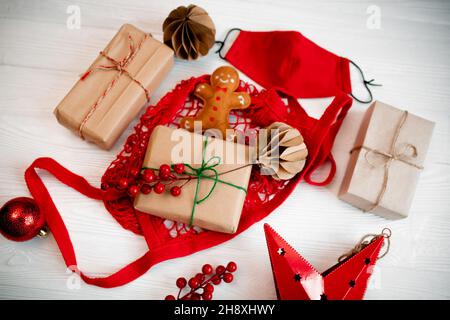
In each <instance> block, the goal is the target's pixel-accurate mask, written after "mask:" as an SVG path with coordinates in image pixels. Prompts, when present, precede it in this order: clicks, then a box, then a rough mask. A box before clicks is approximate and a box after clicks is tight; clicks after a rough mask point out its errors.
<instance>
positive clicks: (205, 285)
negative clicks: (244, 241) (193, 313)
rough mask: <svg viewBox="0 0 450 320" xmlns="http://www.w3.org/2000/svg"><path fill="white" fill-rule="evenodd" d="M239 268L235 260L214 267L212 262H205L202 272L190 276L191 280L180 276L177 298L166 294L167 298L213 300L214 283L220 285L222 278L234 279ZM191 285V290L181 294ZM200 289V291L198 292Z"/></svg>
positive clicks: (228, 280)
mask: <svg viewBox="0 0 450 320" xmlns="http://www.w3.org/2000/svg"><path fill="white" fill-rule="evenodd" d="M236 270H237V265H236V263H235V262H233V261H230V262H228V264H227V266H226V267H224V266H222V265H219V266H217V268H216V269H215V272H214V269H213V267H212V266H211V265H210V264H205V265H204V266H203V267H202V272H200V273H197V274H196V275H195V277H193V278H190V279H189V281H188V280H186V278H183V277H181V278H178V279H177V281H176V285H177V287H178V288H179V291H178V295H177V297H176V298H175V296H173V295H168V296H166V298H165V300H211V299H212V297H213V292H214V285H218V284H220V283H221V282H222V280H223V281H224V282H226V283H230V282H232V281H233V279H234V277H233V272H235V271H236ZM187 286H188V287H189V291H188V292H187V293H186V294H184V295H183V296H181V292H182V291H183V289H184V288H186V287H187ZM199 290H200V292H198V291H199Z"/></svg>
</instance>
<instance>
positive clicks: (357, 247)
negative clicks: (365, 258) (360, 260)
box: [338, 228, 392, 262]
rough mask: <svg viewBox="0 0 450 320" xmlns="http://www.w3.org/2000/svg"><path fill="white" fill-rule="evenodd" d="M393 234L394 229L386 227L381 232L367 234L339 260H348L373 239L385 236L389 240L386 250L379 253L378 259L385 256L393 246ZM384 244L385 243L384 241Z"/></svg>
mask: <svg viewBox="0 0 450 320" xmlns="http://www.w3.org/2000/svg"><path fill="white" fill-rule="evenodd" d="M391 235H392V231H391V229H389V228H384V229H383V230H381V233H380V234H366V235H365V236H363V237H362V238H361V240H360V241H359V242H358V243H357V244H356V245H355V246H354V247H353V248H352V249H350V250H349V251H348V252H346V253H344V254H343V255H342V256H340V257H339V259H338V262H342V261H344V260H347V259H349V258H351V257H353V256H354V255H355V254H357V253H358V252H360V251H361V250H363V249H364V248H365V247H367V246H368V245H369V244H371V243H372V242H373V241H375V240H376V239H378V238H379V237H384V238H385V239H386V240H387V241H386V242H387V246H386V250H385V251H384V252H383V254H381V255H379V256H378V258H377V259H381V258H383V257H384V256H385V255H387V253H388V252H389V248H390V246H391V240H390V238H391ZM383 246H384V243H383Z"/></svg>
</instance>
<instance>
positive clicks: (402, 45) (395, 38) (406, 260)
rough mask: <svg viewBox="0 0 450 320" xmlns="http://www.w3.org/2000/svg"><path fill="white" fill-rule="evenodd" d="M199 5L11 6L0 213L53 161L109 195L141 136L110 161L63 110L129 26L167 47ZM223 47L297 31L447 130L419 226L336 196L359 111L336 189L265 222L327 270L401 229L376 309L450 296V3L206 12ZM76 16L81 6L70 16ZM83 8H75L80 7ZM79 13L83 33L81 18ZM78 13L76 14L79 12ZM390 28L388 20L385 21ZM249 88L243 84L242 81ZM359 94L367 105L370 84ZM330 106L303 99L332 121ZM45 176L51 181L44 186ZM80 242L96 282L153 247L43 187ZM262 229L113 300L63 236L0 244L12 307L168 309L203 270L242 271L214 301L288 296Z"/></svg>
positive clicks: (437, 139) (345, 131) (113, 1)
mask: <svg viewBox="0 0 450 320" xmlns="http://www.w3.org/2000/svg"><path fill="white" fill-rule="evenodd" d="M189 2H190V1H187V2H186V1H171V0H166V1H148V0H141V1H139V0H128V1H122V0H109V1H106V0H105V1H75V0H73V1H52V0H41V1H28V0H27V1H25V0H16V1H14V0H1V1H0V59H1V60H0V153H1V157H0V180H1V183H0V203H4V202H6V201H7V200H8V199H10V198H12V197H15V196H22V195H25V196H27V195H28V192H27V189H26V186H25V183H24V179H23V173H24V170H25V168H26V167H27V166H28V165H29V164H30V163H31V162H32V161H33V159H35V158H37V157H39V156H51V157H54V158H55V159H56V160H58V161H60V162H61V163H62V164H64V165H65V166H67V167H68V168H69V169H71V170H73V171H74V172H76V173H79V174H81V175H83V176H85V177H86V178H87V179H88V180H89V181H90V182H91V183H93V184H94V185H98V182H99V180H100V177H101V176H102V174H103V172H104V171H105V169H106V167H107V166H108V164H109V163H110V162H111V161H112V160H113V159H114V157H115V155H116V153H117V152H118V151H119V149H120V148H121V146H122V144H123V142H124V139H125V137H126V136H128V134H129V133H130V131H131V127H132V126H131V125H130V127H129V129H128V130H127V132H126V133H125V134H124V135H123V136H122V138H121V139H120V141H119V142H118V143H117V144H116V146H115V148H114V149H112V150H111V151H109V152H107V151H102V150H99V149H98V148H97V147H95V146H94V145H92V144H88V143H86V142H84V141H82V140H80V139H79V138H77V137H76V136H75V135H73V134H72V133H70V132H69V131H68V130H66V129H65V128H63V127H61V126H60V125H59V124H58V123H57V122H56V120H55V118H54V117H53V115H52V111H53V108H54V107H55V106H56V104H57V103H58V102H59V101H60V100H61V99H62V98H63V97H64V95H65V94H66V92H67V91H68V90H69V89H70V88H71V86H72V85H73V83H74V82H75V80H76V79H77V77H78V75H79V74H80V73H81V72H83V71H84V70H85V68H86V67H87V66H88V65H89V64H90V63H91V61H92V60H93V59H94V58H95V57H96V55H97V53H98V51H99V50H100V49H101V48H103V47H104V45H105V44H106V43H107V42H108V41H109V39H110V38H111V37H112V36H113V35H114V34H115V32H116V31H117V29H118V28H119V27H120V26H121V25H122V24H123V23H132V24H135V25H136V26H138V27H140V28H142V29H144V30H146V31H148V32H151V33H152V34H153V35H154V36H155V37H156V38H158V39H161V38H162V31H161V25H162V22H163V21H164V19H165V17H166V16H167V14H168V13H169V12H170V11H171V10H172V9H173V8H175V7H177V6H178V5H180V4H181V3H185V4H188V3H189ZM196 3H197V4H198V5H200V6H202V7H204V8H205V9H206V10H207V11H208V12H209V13H210V15H211V17H212V18H213V20H214V21H215V23H216V28H217V38H218V39H221V38H222V37H223V36H224V35H225V33H226V31H227V30H228V29H229V28H231V27H241V28H243V29H249V30H275V29H284V30H286V29H294V30H299V31H301V32H303V33H304V34H305V35H306V36H308V37H310V38H311V39H312V40H314V41H316V42H317V43H318V44H320V45H322V46H324V47H325V48H327V49H329V50H331V51H333V52H335V53H336V54H339V55H342V56H346V57H349V58H351V59H353V60H354V61H356V62H357V63H359V64H360V66H361V67H362V68H363V69H364V70H365V72H366V74H367V76H368V77H369V78H372V77H373V78H376V80H377V81H378V82H380V83H382V84H383V87H379V88H376V89H375V90H374V94H375V97H376V98H377V99H379V100H381V101H384V102H387V103H389V104H392V105H394V106H397V107H400V108H405V109H408V110H410V111H411V112H413V113H416V114H418V115H420V116H423V117H425V118H428V119H430V120H433V121H436V129H435V133H434V136H433V140H432V144H431V148H430V152H429V155H428V158H427V161H426V164H425V170H424V171H423V173H422V176H421V179H420V183H419V186H418V190H417V193H416V196H415V199H414V204H413V208H412V210H411V213H410V217H409V218H407V219H404V220H399V221H387V220H384V219H382V218H379V217H376V216H374V215H371V214H364V213H362V212H360V211H358V210H357V209H355V208H353V207H351V206H349V205H348V204H346V203H344V202H341V201H339V200H338V199H337V197H336V192H337V190H338V187H339V185H340V182H341V180H342V175H343V172H344V170H345V166H346V160H347V154H348V150H349V149H350V147H351V145H352V143H353V139H354V137H355V133H356V130H357V128H358V126H359V121H360V118H361V115H362V112H363V111H364V110H365V109H366V108H367V105H362V104H359V103H356V102H355V103H354V105H353V107H352V110H351V112H350V114H349V116H348V117H347V119H346V120H345V122H344V124H343V127H342V129H341V131H340V134H339V137H338V139H337V141H336V144H335V148H334V153H335V155H336V157H337V159H338V172H337V176H336V178H335V181H334V182H333V183H332V185H331V186H330V187H328V188H317V187H312V186H309V185H307V184H305V183H301V184H300V185H299V186H298V187H297V189H296V190H295V192H294V193H293V195H292V196H291V197H290V198H289V199H288V200H287V201H286V202H285V203H284V204H283V205H282V206H281V207H280V208H279V209H277V210H276V212H274V213H273V214H272V215H271V216H269V217H268V218H266V219H265V220H264V221H263V222H268V223H270V224H271V225H272V226H273V227H274V228H275V229H276V230H278V231H279V232H280V233H281V234H282V235H283V236H284V237H285V238H286V240H288V241H289V242H290V243H291V244H292V245H293V246H294V247H296V248H297V249H298V250H299V251H300V252H301V253H302V254H303V255H304V256H305V257H306V258H307V259H309V260H310V261H311V262H312V263H313V264H314V265H315V266H317V268H318V269H319V270H325V269H327V268H328V267H329V266H330V265H332V264H334V263H335V262H336V259H337V257H338V256H340V255H341V254H342V253H343V252H344V251H347V250H348V249H349V248H351V247H352V246H353V245H354V244H355V243H356V242H357V241H358V240H359V238H360V237H361V236H362V235H364V234H366V233H373V232H378V231H381V229H382V228H383V227H385V226H387V227H390V228H391V229H392V231H393V237H392V248H391V251H390V252H389V254H388V255H387V256H386V257H385V258H384V259H382V260H380V261H379V263H378V268H377V269H376V272H375V274H374V276H373V281H372V282H371V285H370V287H369V290H368V291H367V295H366V298H367V299H448V298H450V247H449V243H450V219H449V214H450V198H449V194H450V160H449V159H450V149H449V145H450V125H449V122H450V114H449V110H450V109H449V108H450V92H449V89H448V88H449V84H450V63H449V60H448V54H449V50H450V26H449V21H450V20H449V18H450V4H449V2H448V1H426V2H425V1H402V2H392V1H388V0H383V1H382V0H374V1H372V0H371V1H359V0H358V1H356V0H355V1H314V2H311V3H309V4H306V3H303V2H302V3H300V2H299V1H294V0H292V1H287V0H285V1H275V0H268V1H238V0H228V1H206V0H197V1H196ZM71 6H75V7H71ZM74 8H75V9H74ZM77 8H79V9H80V16H81V24H80V29H76V28H75V29H71V28H70V27H72V26H73V24H71V22H73V20H70V19H69V27H68V23H67V20H68V18H69V17H70V16H71V15H73V12H74V11H71V10H75V11H76V10H77ZM68 11H69V12H72V13H67V12H68ZM378 18H379V19H378ZM222 64H224V62H223V61H221V60H220V59H219V58H218V56H217V55H216V54H214V53H213V52H212V51H211V53H210V54H209V55H208V56H207V57H205V58H202V59H199V60H198V61H194V62H186V61H176V63H175V67H174V68H173V70H172V71H171V73H170V75H169V77H168V78H167V79H166V80H165V81H164V82H163V84H162V85H161V87H160V88H159V89H158V90H157V92H156V93H155V94H154V95H153V97H152V103H156V102H157V101H158V99H159V98H160V97H161V96H162V95H163V94H164V93H165V92H167V91H168V90H170V89H171V88H172V87H173V86H174V85H175V84H176V83H177V82H178V81H180V80H182V79H185V78H188V77H190V76H196V75H200V74H203V73H208V72H212V71H213V70H214V69H215V68H216V67H217V66H219V65H222ZM244 78H245V77H244ZM352 78H353V83H354V85H355V91H356V92H357V93H359V94H360V95H361V94H363V91H362V90H361V85H359V81H358V74H356V73H355V74H352ZM329 101H330V99H321V100H317V99H316V100H309V101H307V100H302V101H301V102H302V103H303V104H304V105H306V106H307V107H308V111H310V112H312V113H313V114H316V115H320V113H321V111H322V110H323V108H321V106H324V105H326V104H327V103H328V102H329ZM44 176H45V175H44ZM45 183H46V184H47V185H48V186H49V190H50V192H51V194H52V196H53V197H54V199H55V202H56V204H57V207H58V208H59V210H60V212H61V214H62V215H63V218H64V220H65V222H66V224H67V226H68V229H69V232H70V234H71V236H72V239H73V242H74V245H75V248H76V251H77V255H78V260H79V267H80V269H82V270H84V271H86V272H87V273H89V274H91V275H99V276H101V275H107V274H109V273H111V272H113V271H115V270H118V269H119V268H120V267H122V266H123V265H125V264H127V263H128V262H130V261H131V260H134V259H135V258H137V257H139V256H140V255H141V254H142V253H144V252H145V250H146V244H145V242H144V239H143V238H141V237H138V236H135V235H133V234H132V233H130V232H128V231H126V230H124V229H122V228H121V227H120V225H119V224H118V223H117V222H116V221H115V220H114V219H113V218H112V217H111V216H110V215H109V213H107V212H106V210H105V209H104V207H103V206H102V204H101V203H100V202H95V201H93V200H88V199H86V198H84V197H83V196H81V195H80V194H78V193H76V192H75V191H73V190H70V189H69V188H67V187H65V186H63V185H62V184H60V183H58V182H57V181H56V180H55V179H53V178H50V177H49V176H45ZM263 222H261V223H257V224H256V225H254V226H253V227H252V228H250V229H249V230H248V231H247V232H245V233H244V234H242V235H240V236H238V237H237V238H235V239H233V240H231V241H229V242H227V243H225V244H222V245H219V246H217V247H214V248H212V249H209V250H205V251H203V252H199V253H196V254H193V255H191V256H188V257H185V258H180V259H175V260H171V261H166V262H163V263H160V264H158V265H156V266H155V267H154V268H152V269H151V270H150V271H149V272H147V273H146V274H145V275H144V276H142V277H141V278H139V279H138V280H136V281H134V282H133V283H131V284H128V285H126V286H123V287H119V288H115V289H101V288H97V287H93V286H89V285H86V284H84V283H81V284H79V285H78V284H77V280H76V279H73V278H70V277H69V273H68V272H67V271H66V267H65V264H64V262H63V260H62V257H61V255H60V253H59V250H58V248H57V246H56V243H55V241H54V239H53V237H52V236H50V237H49V238H47V239H33V240H32V241H29V242H26V243H14V242H9V241H7V240H5V239H4V238H2V237H0V298H2V299H8V298H14V299H15V298H25V299H31V298H38V299H54V298H60V299H80V298H92V299H111V298H116V299H161V298H163V297H164V296H165V295H166V294H169V293H175V291H176V290H175V279H176V278H177V277H178V276H190V275H193V274H195V273H196V272H198V270H199V268H201V266H202V265H203V264H204V263H211V264H214V265H217V264H221V263H226V262H227V261H229V260H234V261H236V262H237V263H238V267H239V272H238V273H237V274H236V281H235V282H233V283H232V284H230V285H221V286H219V287H218V288H217V290H216V292H215V298H216V299H220V298H223V299H274V298H276V295H275V290H274V284H273V279H272V273H271V272H272V271H271V268H270V264H269V258H268V254H267V249H266V244H265V238H264V233H263V228H262V225H263Z"/></svg>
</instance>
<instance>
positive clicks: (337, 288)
mask: <svg viewBox="0 0 450 320" xmlns="http://www.w3.org/2000/svg"><path fill="white" fill-rule="evenodd" d="M264 231H265V233H266V241H267V247H268V250H269V256H270V262H271V265H272V270H273V277H274V281H275V287H276V290H277V296H278V299H280V300H361V299H363V297H364V293H365V291H366V288H367V282H368V281H369V278H370V276H371V273H372V271H373V266H374V265H375V262H376V261H377V258H378V255H379V253H380V249H381V247H382V245H383V243H384V237H383V236H382V235H380V236H377V237H375V238H374V239H373V240H372V241H371V242H370V243H369V244H368V245H367V246H365V247H364V248H363V249H362V250H361V251H359V252H358V253H356V254H354V255H352V256H350V257H349V258H347V259H345V260H343V261H341V262H339V263H338V264H336V265H334V266H333V267H331V268H330V269H328V270H327V271H325V272H322V273H319V272H318V271H317V270H316V269H314V267H313V266H312V265H311V264H310V263H309V262H308V261H306V259H305V258H303V257H302V256H301V255H300V254H299V253H298V252H297V251H295V250H294V249H293V248H292V247H291V246H290V245H289V244H288V243H287V242H286V241H285V240H284V239H283V238H282V237H281V236H280V235H278V234H277V233H276V232H275V231H274V230H273V229H272V228H271V227H270V226H269V225H268V224H265V225H264ZM281 250H282V251H281ZM280 252H283V254H281V253H280Z"/></svg>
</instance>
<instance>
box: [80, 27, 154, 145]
mask: <svg viewBox="0 0 450 320" xmlns="http://www.w3.org/2000/svg"><path fill="white" fill-rule="evenodd" d="M148 37H149V35H148V34H145V36H144V38H143V39H142V41H140V42H139V44H138V45H137V46H135V44H134V41H133V38H132V37H131V35H130V34H128V40H129V51H128V54H127V55H126V56H125V57H124V58H123V59H122V60H116V59H114V58H112V57H111V56H109V54H108V53H106V52H105V51H100V55H101V56H103V57H105V58H106V59H107V60H108V61H109V62H110V63H111V64H110V65H100V66H96V67H94V68H91V69H89V70H88V71H86V73H84V75H83V76H82V77H81V80H84V79H86V78H87V77H88V76H89V75H90V74H92V73H93V72H95V71H99V70H103V71H117V73H116V75H115V77H114V78H113V80H112V81H111V82H110V83H109V84H108V87H107V88H106V90H105V91H104V92H103V93H102V94H101V95H100V97H99V98H98V99H97V100H96V101H95V102H94V104H93V105H92V107H91V108H90V109H89V112H88V114H87V115H86V116H85V117H84V119H83V121H81V124H80V126H79V128H78V133H79V135H80V136H81V137H82V138H83V139H84V137H83V128H84V126H85V125H86V122H87V121H88V120H89V118H90V117H91V116H92V115H93V114H94V112H95V110H96V109H97V107H98V105H99V104H100V103H101V102H102V101H103V99H104V98H105V97H106V95H107V94H108V93H109V91H110V90H111V89H112V88H113V87H114V85H115V84H116V82H117V80H119V78H120V76H122V75H123V74H124V75H126V76H127V77H128V78H130V79H131V80H132V81H133V82H134V83H136V84H137V85H138V86H139V87H141V89H142V90H144V93H145V97H146V99H147V102H148V101H149V100H150V93H149V92H148V90H147V89H146V88H145V87H144V86H143V85H142V83H141V82H140V81H139V80H137V79H136V78H135V77H134V76H133V75H132V74H131V73H130V72H128V70H127V69H126V67H127V66H128V65H129V64H130V62H131V61H132V60H133V59H134V57H135V56H136V54H137V53H138V51H139V50H140V48H141V46H142V44H143V43H144V41H145V40H147V38H148Z"/></svg>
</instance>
